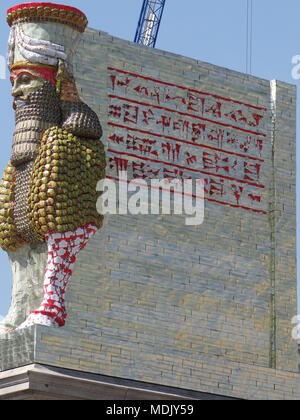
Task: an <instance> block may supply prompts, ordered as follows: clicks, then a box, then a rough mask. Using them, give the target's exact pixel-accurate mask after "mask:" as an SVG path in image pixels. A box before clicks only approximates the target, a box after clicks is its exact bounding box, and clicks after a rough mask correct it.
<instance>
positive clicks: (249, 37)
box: [246, 0, 253, 74]
mask: <svg viewBox="0 0 300 420" xmlns="http://www.w3.org/2000/svg"><path fill="white" fill-rule="evenodd" d="M246 31H247V33H246V73H247V74H252V56H253V0H247V24H246Z"/></svg>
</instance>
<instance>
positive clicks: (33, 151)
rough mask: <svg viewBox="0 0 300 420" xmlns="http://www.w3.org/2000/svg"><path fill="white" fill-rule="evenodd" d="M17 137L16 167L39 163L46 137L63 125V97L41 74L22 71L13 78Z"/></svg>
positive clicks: (13, 154)
mask: <svg viewBox="0 0 300 420" xmlns="http://www.w3.org/2000/svg"><path fill="white" fill-rule="evenodd" d="M11 82H12V95H13V97H14V100H13V108H14V110H15V123H16V125H15V133H14V141H13V152H12V156H11V162H12V164H13V165H14V166H18V165H21V164H22V163H25V162H28V161H31V160H33V159H35V157H36V155H37V152H38V149H39V145H40V142H41V139H42V136H43V133H44V132H45V131H46V130H47V129H48V128H50V127H53V126H55V125H60V124H61V118H62V117H61V108H60V96H59V95H58V94H57V93H56V86H55V84H54V83H53V81H52V80H51V79H50V80H49V79H48V80H47V79H45V78H44V77H42V76H41V75H40V74H39V73H38V72H36V71H33V70H28V69H18V70H15V71H13V72H12V74H11Z"/></svg>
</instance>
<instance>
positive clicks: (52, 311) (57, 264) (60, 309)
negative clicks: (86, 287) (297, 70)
mask: <svg viewBox="0 0 300 420" xmlns="http://www.w3.org/2000/svg"><path fill="white" fill-rule="evenodd" d="M96 231H97V228H96V227H94V226H92V225H87V226H84V227H82V228H79V229H77V230H76V231H74V232H68V233H63V234H60V233H53V234H51V235H49V236H47V237H46V242H47V244H48V264H47V268H46V273H45V280H44V297H43V301H42V303H41V305H40V307H39V308H38V309H37V310H36V311H33V312H31V313H30V315H29V317H28V318H27V320H26V321H25V322H24V323H23V324H22V325H21V326H20V327H19V328H18V329H24V328H29V327H31V326H32V325H44V326H48V327H62V326H64V325H65V319H66V317H67V314H66V308H65V293H66V288H67V286H68V283H69V280H70V278H71V276H72V270H73V267H74V264H75V262H76V258H77V255H78V253H79V252H80V251H81V250H83V249H84V248H85V246H86V245H87V243H88V241H89V239H90V238H91V237H93V236H94V235H95V233H96Z"/></svg>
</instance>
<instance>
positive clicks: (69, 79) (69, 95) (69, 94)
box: [56, 60, 80, 102]
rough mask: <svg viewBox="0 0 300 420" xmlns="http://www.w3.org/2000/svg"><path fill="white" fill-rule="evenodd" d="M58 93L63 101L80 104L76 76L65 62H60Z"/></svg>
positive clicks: (57, 83) (57, 76) (57, 79)
mask: <svg viewBox="0 0 300 420" xmlns="http://www.w3.org/2000/svg"><path fill="white" fill-rule="evenodd" d="M56 91H57V93H58V94H59V95H60V97H61V100H62V101H68V102H80V97H79V94H78V90H77V87H76V83H75V79H74V76H73V74H72V73H71V72H70V71H69V70H68V68H67V67H66V64H65V62H64V61H63V60H58V66H57V73H56Z"/></svg>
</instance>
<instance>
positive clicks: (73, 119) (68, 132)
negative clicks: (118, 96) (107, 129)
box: [0, 3, 106, 330]
mask: <svg viewBox="0 0 300 420" xmlns="http://www.w3.org/2000/svg"><path fill="white" fill-rule="evenodd" d="M7 21H8V24H9V25H10V26H11V32H10V38H9V48H8V64H9V69H10V72H11V82H12V95H13V97H14V100H13V107H14V110H15V132H14V138H13V147H12V154H11V159H10V162H9V164H8V166H7V168H6V170H5V172H4V175H3V179H2V182H1V184H0V246H1V247H2V249H4V250H5V251H7V252H16V251H17V250H19V249H20V248H22V247H24V246H28V245H29V246H35V245H36V244H39V243H43V242H45V243H46V244H47V247H48V263H47V268H46V272H45V278H44V294H43V299H42V303H41V305H40V307H39V308H37V309H36V310H34V311H32V312H31V313H30V314H28V318H27V319H26V321H25V322H23V323H22V324H21V325H20V326H19V327H18V328H19V329H23V328H27V327H30V326H32V325H35V324H40V325H45V326H53V327H54V326H63V325H64V324H65V319H66V309H65V291H66V287H67V284H68V282H69V279H70V277H71V275H72V269H73V266H74V264H75V262H76V257H77V255H78V253H79V252H80V251H81V250H82V249H83V248H84V247H85V246H86V244H87V242H88V241H89V239H90V238H91V237H92V236H93V235H94V234H95V232H96V231H97V229H99V228H101V226H102V217H101V216H100V215H99V214H98V213H97V210H96V202H97V199H98V196H99V193H97V192H96V186H97V183H98V181H99V180H101V179H103V178H104V177H105V166H106V163H105V152H104V147H103V144H102V143H101V141H100V138H101V136H102V129H101V125H100V122H99V119H98V117H97V115H96V113H95V112H94V111H92V110H91V109H90V108H89V107H88V106H87V105H86V104H84V103H83V102H82V101H81V100H80V98H79V94H78V91H77V89H76V84H75V80H74V76H73V70H72V61H73V56H74V54H75V52H76V48H77V46H78V43H79V41H80V37H81V34H82V33H83V32H84V31H85V28H86V26H87V19H86V17H85V15H84V14H83V13H82V12H80V11H79V10H77V9H74V8H71V7H67V6H61V5H57V4H51V3H30V4H21V5H18V6H16V7H13V8H12V9H9V10H8V15H7ZM3 328H6V329H7V326H5V325H4V326H2V330H3Z"/></svg>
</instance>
